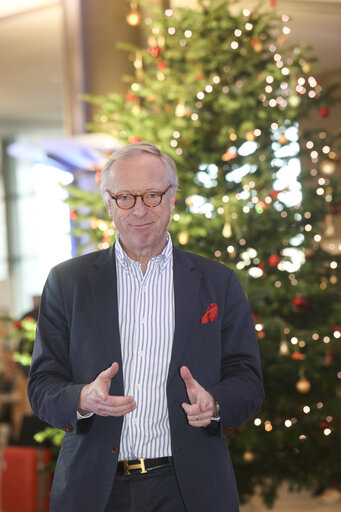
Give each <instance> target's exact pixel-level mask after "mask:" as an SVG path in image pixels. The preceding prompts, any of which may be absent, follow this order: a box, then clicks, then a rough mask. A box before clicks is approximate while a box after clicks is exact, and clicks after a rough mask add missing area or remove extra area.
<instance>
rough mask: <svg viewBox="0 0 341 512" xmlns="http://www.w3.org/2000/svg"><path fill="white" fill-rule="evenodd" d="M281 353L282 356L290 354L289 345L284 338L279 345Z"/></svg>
mask: <svg viewBox="0 0 341 512" xmlns="http://www.w3.org/2000/svg"><path fill="white" fill-rule="evenodd" d="M279 353H280V355H281V356H286V355H288V354H289V345H288V342H287V341H286V340H282V341H281V343H280V346H279Z"/></svg>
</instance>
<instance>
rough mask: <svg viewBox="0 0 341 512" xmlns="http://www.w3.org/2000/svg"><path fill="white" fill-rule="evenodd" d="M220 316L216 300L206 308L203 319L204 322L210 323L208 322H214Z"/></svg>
mask: <svg viewBox="0 0 341 512" xmlns="http://www.w3.org/2000/svg"><path fill="white" fill-rule="evenodd" d="M217 318H218V306H217V304H216V303H215V302H212V304H210V305H209V306H208V308H207V309H206V312H205V314H204V315H203V317H202V319H201V323H202V324H208V322H214V321H215V320H217Z"/></svg>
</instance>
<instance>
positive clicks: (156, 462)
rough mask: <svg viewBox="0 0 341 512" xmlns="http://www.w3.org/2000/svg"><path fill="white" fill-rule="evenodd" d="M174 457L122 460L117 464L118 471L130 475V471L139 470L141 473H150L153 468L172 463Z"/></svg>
mask: <svg viewBox="0 0 341 512" xmlns="http://www.w3.org/2000/svg"><path fill="white" fill-rule="evenodd" d="M172 462H173V458H172V457H159V458H158V459H144V458H140V459H135V460H120V461H119V462H118V464H117V471H119V473H121V474H122V475H130V474H131V473H130V471H133V472H134V473H135V472H136V471H139V472H140V473H139V474H142V473H148V471H151V470H153V469H158V468H162V467H163V466H168V465H169V464H172Z"/></svg>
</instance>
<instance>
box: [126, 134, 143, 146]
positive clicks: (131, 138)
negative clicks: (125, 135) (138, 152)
mask: <svg viewBox="0 0 341 512" xmlns="http://www.w3.org/2000/svg"><path fill="white" fill-rule="evenodd" d="M141 140H142V139H141V138H140V137H136V136H134V135H131V137H129V139H128V142H129V144H134V142H141Z"/></svg>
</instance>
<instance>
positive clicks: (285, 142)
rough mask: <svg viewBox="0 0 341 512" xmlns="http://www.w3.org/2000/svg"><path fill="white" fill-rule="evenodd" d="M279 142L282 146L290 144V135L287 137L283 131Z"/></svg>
mask: <svg viewBox="0 0 341 512" xmlns="http://www.w3.org/2000/svg"><path fill="white" fill-rule="evenodd" d="M277 142H278V143H279V144H280V145H281V146H285V145H286V144H288V143H289V142H290V140H289V139H288V137H286V135H285V133H281V135H280V136H279V137H278V139H277Z"/></svg>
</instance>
